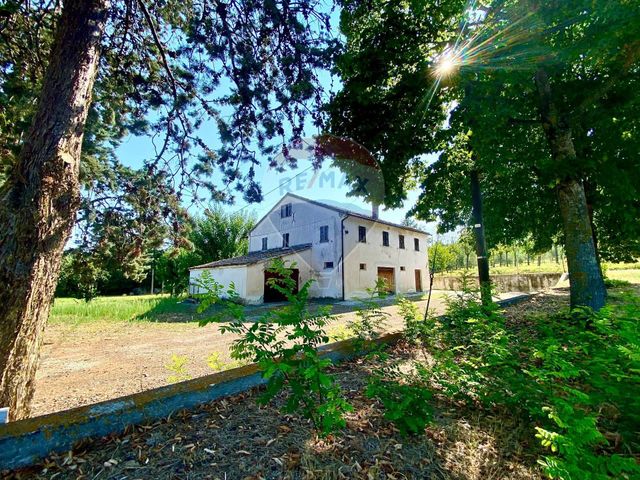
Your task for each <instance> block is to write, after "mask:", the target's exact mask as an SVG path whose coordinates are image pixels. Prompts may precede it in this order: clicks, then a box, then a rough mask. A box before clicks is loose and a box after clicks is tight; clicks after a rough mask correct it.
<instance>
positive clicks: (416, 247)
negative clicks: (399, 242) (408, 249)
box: [413, 238, 420, 252]
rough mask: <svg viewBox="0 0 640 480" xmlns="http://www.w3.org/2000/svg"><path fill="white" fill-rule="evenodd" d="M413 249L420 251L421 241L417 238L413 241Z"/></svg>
mask: <svg viewBox="0 0 640 480" xmlns="http://www.w3.org/2000/svg"><path fill="white" fill-rule="evenodd" d="M413 247H414V248H415V250H416V252H419V251H420V240H419V239H417V238H414V239H413Z"/></svg>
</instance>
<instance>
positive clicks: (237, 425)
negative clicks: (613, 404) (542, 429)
mask: <svg viewBox="0 0 640 480" xmlns="http://www.w3.org/2000/svg"><path fill="white" fill-rule="evenodd" d="M567 303H568V295H567V293H566V292H563V291H560V292H558V291H556V292H553V293H547V294H543V295H538V296H536V297H534V298H533V299H531V300H529V301H527V302H525V303H522V304H518V305H515V306H512V307H509V308H507V314H508V316H509V318H510V319H511V320H512V321H517V320H518V319H526V317H527V316H528V315H529V314H530V313H538V312H540V311H541V310H546V311H550V310H556V309H558V308H563V307H565V306H566V305H567ZM192 333H193V332H192ZM202 335H210V333H209V332H208V331H207V333H205V334H202ZM172 345H173V344H172ZM145 348H150V350H151V351H155V347H145ZM203 351H206V350H203ZM391 355H392V357H396V358H406V357H408V356H411V355H412V352H411V349H410V348H409V347H408V346H406V345H402V344H400V345H398V346H396V347H395V348H394V349H393V350H392V352H391ZM376 366H379V365H377V364H370V363H368V362H367V361H365V360H362V359H359V360H355V361H352V362H347V363H344V364H342V365H340V366H338V367H335V371H336V372H337V373H338V377H339V380H340V383H341V384H342V385H343V387H344V389H345V392H346V395H347V397H348V400H349V401H350V402H351V403H352V405H354V407H355V409H354V411H353V412H351V413H349V414H348V416H347V427H346V429H344V431H343V432H341V433H340V434H339V435H336V436H331V437H329V438H318V437H317V436H315V435H314V433H313V430H312V429H311V427H310V425H309V423H308V422H307V421H305V420H304V419H302V418H300V417H298V416H296V415H283V414H281V413H279V406H280V405H279V404H281V403H282V399H279V400H278V401H276V402H275V404H270V405H267V406H264V407H261V406H258V405H257V403H256V396H257V394H258V391H257V390H253V391H250V392H247V393H244V394H241V395H236V396H234V397H230V398H227V399H224V400H218V401H214V402H211V403H209V404H206V405H203V406H201V407H199V408H197V409H193V410H185V411H181V412H178V413H176V414H174V415H172V416H170V417H169V418H167V419H165V420H163V421H158V422H156V423H153V424H148V425H141V426H136V427H131V428H130V429H129V431H128V432H126V433H125V434H123V435H114V436H110V437H107V438H103V439H101V440H97V441H93V442H86V443H85V444H84V445H79V446H78V447H77V448H75V449H74V450H73V451H71V452H68V453H67V454H63V455H54V456H52V457H50V458H49V459H47V461H46V462H44V463H43V464H41V465H39V466H37V467H34V468H32V469H30V470H26V471H21V472H17V473H13V474H11V475H13V477H12V478H35V479H54V478H56V479H72V478H83V479H118V480H125V479H143V480H147V479H154V480H156V479H174V478H175V479H194V480H195V479H221V480H222V479H225V480H226V479H229V480H231V479H246V480H249V479H344V478H357V479H367V480H372V479H451V480H454V479H455V480H463V479H464V480H480V479H482V480H486V479H541V478H542V476H541V474H540V471H539V469H538V467H537V466H536V461H535V454H536V453H537V450H536V445H535V441H534V440H532V436H531V435H530V433H531V432H530V431H529V429H528V426H527V425H523V424H520V423H518V422H517V421H516V420H515V419H512V418H510V417H509V415H508V412H502V413H497V412H494V413H491V414H489V413H480V412H478V411H475V410H468V409H466V408H465V407H463V406H460V405H452V404H450V403H436V416H435V422H434V423H433V424H432V425H430V426H429V427H427V429H426V430H425V434H424V435H419V436H412V437H402V436H401V435H400V434H399V433H398V431H397V430H396V429H395V428H394V427H393V425H392V424H390V423H389V422H388V421H386V420H385V419H384V417H383V416H382V413H383V410H382V408H380V406H379V405H377V404H376V402H375V400H372V399H369V398H367V397H366V396H365V395H364V393H363V390H364V386H365V384H366V378H367V376H368V374H369V372H370V371H371V370H372V369H373V368H376ZM135 367H136V366H135V365H134V366H133V368H135ZM128 371H132V370H131V369H128V367H127V366H126V365H123V370H122V372H128Z"/></svg>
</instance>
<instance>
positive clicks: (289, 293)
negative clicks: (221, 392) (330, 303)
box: [201, 260, 352, 434]
mask: <svg viewBox="0 0 640 480" xmlns="http://www.w3.org/2000/svg"><path fill="white" fill-rule="evenodd" d="M294 266H295V265H291V266H290V267H287V266H285V264H284V263H283V262H282V261H281V260H276V261H274V262H273V263H272V264H271V265H270V267H269V269H268V270H269V271H270V272H272V273H274V274H276V276H275V277H272V278H270V279H269V280H268V281H269V283H270V286H271V287H272V288H274V289H276V290H277V291H279V292H280V293H282V294H283V295H284V296H285V297H286V299H287V300H288V304H287V305H286V306H284V307H280V308H277V309H273V310H270V311H268V312H266V313H265V314H263V315H262V316H261V317H260V318H258V320H256V321H255V322H247V321H246V318H245V314H244V308H243V307H242V305H240V304H239V301H238V300H239V299H238V294H237V293H236V292H235V289H234V288H233V285H231V286H230V288H229V289H227V290H226V291H223V288H222V287H221V286H220V285H217V284H215V282H212V281H210V280H207V279H205V282H207V283H208V284H207V285H206V287H207V291H208V293H207V294H205V295H203V297H202V305H201V308H203V309H204V308H208V307H209V306H210V305H212V304H213V303H222V304H223V305H224V307H225V309H224V313H222V314H220V315H224V316H225V318H226V319H230V322H229V323H228V324H227V325H225V326H222V327H220V328H221V331H222V332H223V333H226V332H230V333H234V334H236V335H239V336H240V338H239V339H238V340H236V341H235V342H234V343H233V346H232V352H231V356H232V358H234V359H235V360H237V361H253V362H256V363H257V364H258V365H259V367H260V369H261V371H262V376H263V378H265V379H266V380H267V381H268V382H267V387H266V391H265V392H264V394H263V395H262V396H261V397H260V401H261V402H263V403H265V402H268V401H270V400H272V399H273V398H274V397H275V396H276V395H278V393H280V392H286V394H287V400H286V405H285V410H286V411H287V412H296V411H297V412H300V413H301V414H302V415H303V416H304V417H306V418H308V419H309V420H311V421H312V422H313V424H314V426H315V428H316V429H317V430H318V431H319V432H320V433H321V434H328V433H330V432H333V431H335V430H337V429H339V428H342V427H344V426H345V420H344V414H345V413H346V412H348V411H351V410H352V407H351V405H349V404H348V403H347V401H346V400H345V399H344V396H343V395H342V391H341V389H340V386H339V384H338V383H337V382H336V380H335V378H334V377H333V375H331V374H329V373H328V372H327V368H328V367H329V365H330V364H331V361H330V360H328V359H323V358H321V357H320V355H319V353H318V350H317V348H318V347H319V346H320V345H321V344H323V343H326V342H328V340H329V338H328V336H327V334H326V332H325V328H326V326H327V323H328V322H329V320H330V316H329V314H330V309H329V308H328V307H325V308H321V309H319V310H318V311H315V312H311V311H310V310H309V305H308V300H309V288H310V286H311V284H312V281H311V280H310V281H307V282H305V283H304V284H303V285H302V286H301V287H300V288H299V290H297V291H296V282H295V281H294V280H293V279H292V277H291V275H292V270H291V268H293V267H294ZM218 320H220V318H219V316H213V317H211V318H209V319H207V320H206V321H203V322H202V324H206V323H208V322H211V321H218Z"/></svg>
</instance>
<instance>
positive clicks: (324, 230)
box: [320, 225, 329, 243]
mask: <svg viewBox="0 0 640 480" xmlns="http://www.w3.org/2000/svg"><path fill="white" fill-rule="evenodd" d="M328 241H329V225H323V226H322V227H320V243H327V242H328Z"/></svg>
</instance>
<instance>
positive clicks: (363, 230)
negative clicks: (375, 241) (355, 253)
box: [358, 226, 367, 243]
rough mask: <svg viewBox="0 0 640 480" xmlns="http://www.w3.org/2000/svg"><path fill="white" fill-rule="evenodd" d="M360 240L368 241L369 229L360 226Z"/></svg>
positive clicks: (361, 241)
mask: <svg viewBox="0 0 640 480" xmlns="http://www.w3.org/2000/svg"><path fill="white" fill-rule="evenodd" d="M358 241H359V242H360V243H367V229H366V228H365V227H362V226H360V227H358Z"/></svg>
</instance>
